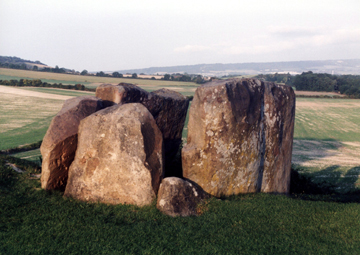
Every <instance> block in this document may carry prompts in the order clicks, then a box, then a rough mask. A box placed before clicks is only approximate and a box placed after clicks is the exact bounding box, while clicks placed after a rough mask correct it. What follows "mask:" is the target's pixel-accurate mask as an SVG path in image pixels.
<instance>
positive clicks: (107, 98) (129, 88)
mask: <svg viewBox="0 0 360 255" xmlns="http://www.w3.org/2000/svg"><path fill="white" fill-rule="evenodd" d="M95 96H96V97H98V98H100V99H102V100H103V101H104V102H105V104H107V105H112V104H125V103H141V104H143V105H144V106H145V107H146V108H147V109H148V110H149V111H150V113H151V114H152V115H153V116H154V118H155V121H156V124H157V125H158V127H159V128H160V131H161V132H162V134H163V138H164V150H165V164H169V163H170V162H171V161H172V160H173V159H174V157H175V155H176V153H177V152H178V150H179V147H180V144H181V136H182V130H183V128H184V124H185V118H186V113H187V110H188V108H189V101H188V100H187V99H186V97H185V96H183V95H181V94H180V93H178V92H176V91H172V90H169V89H160V90H156V91H153V92H150V93H149V92H147V91H145V90H143V89H141V88H139V87H137V86H135V85H133V84H129V83H120V84H119V85H117V86H114V85H111V84H102V85H100V86H99V87H98V88H97V89H96V95H95Z"/></svg>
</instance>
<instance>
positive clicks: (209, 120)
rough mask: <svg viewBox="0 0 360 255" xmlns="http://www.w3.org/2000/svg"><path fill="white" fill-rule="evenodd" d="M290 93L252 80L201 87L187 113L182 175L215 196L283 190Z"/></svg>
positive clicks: (285, 185) (288, 153) (291, 105)
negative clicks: (187, 121) (187, 120)
mask: <svg viewBox="0 0 360 255" xmlns="http://www.w3.org/2000/svg"><path fill="white" fill-rule="evenodd" d="M294 118H295V95H294V92H293V90H292V89H291V88H290V87H288V86H281V85H277V84H274V83H269V82H262V81H260V80H256V79H230V80H225V81H214V82H210V83H207V84H205V85H202V86H201V87H199V88H198V89H197V90H196V92H195V96H194V99H193V101H192V105H191V108H190V112H189V124H188V138H187V142H188V143H187V144H186V145H185V146H184V148H183V149H182V166H183V176H184V177H185V178H187V179H189V180H191V181H193V182H195V183H197V184H199V185H200V186H201V187H202V188H203V189H204V191H205V192H207V193H209V194H211V195H214V196H217V197H220V196H229V195H233V194H239V193H248V192H260V191H262V192H275V193H288V192H289V188H290V170H291V153H292V141H293V131H294Z"/></svg>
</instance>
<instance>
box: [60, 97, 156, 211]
mask: <svg viewBox="0 0 360 255" xmlns="http://www.w3.org/2000/svg"><path fill="white" fill-rule="evenodd" d="M78 143H79V144H78V149H77V151H76V156H75V160H74V162H73V163H72V165H71V167H70V170H69V180H68V184H67V186H66V190H65V195H66V196H71V197H74V198H76V199H80V200H84V201H98V202H102V203H109V204H119V203H122V204H135V205H138V206H143V205H148V204H151V202H152V201H153V200H154V199H155V197H156V194H157V192H158V189H159V185H160V182H161V179H162V175H163V154H162V153H163V151H162V146H163V140H162V134H161V131H160V130H159V128H158V127H157V125H156V122H155V120H154V118H153V116H152V115H151V114H150V112H149V111H148V110H147V109H146V108H145V107H144V106H143V105H141V104H137V103H132V104H125V105H114V106H111V107H108V108H106V109H104V110H101V111H99V112H97V113H95V114H92V115H90V116H89V117H87V118H86V119H84V120H82V121H81V123H80V126H79V139H78Z"/></svg>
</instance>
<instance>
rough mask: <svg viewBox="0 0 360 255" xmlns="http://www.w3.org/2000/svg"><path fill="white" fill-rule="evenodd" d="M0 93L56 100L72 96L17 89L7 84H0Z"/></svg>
mask: <svg viewBox="0 0 360 255" xmlns="http://www.w3.org/2000/svg"><path fill="white" fill-rule="evenodd" d="M0 93H3V94H13V95H19V96H27V97H38V98H47V99H57V100H67V99H70V98H73V96H63V95H55V94H50V93H42V92H36V91H31V90H24V89H18V88H14V87H8V86H0Z"/></svg>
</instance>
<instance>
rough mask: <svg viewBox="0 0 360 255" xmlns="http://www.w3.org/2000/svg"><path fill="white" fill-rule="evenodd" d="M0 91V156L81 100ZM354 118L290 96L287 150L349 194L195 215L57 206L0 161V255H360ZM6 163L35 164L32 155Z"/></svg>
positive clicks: (55, 93) (260, 198)
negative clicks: (292, 114)
mask: <svg viewBox="0 0 360 255" xmlns="http://www.w3.org/2000/svg"><path fill="white" fill-rule="evenodd" d="M1 87H2V86H0V92H1V93H0V113H1V115H0V141H1V144H0V149H8V148H10V147H16V146H18V145H23V144H28V143H31V142H37V141H39V140H41V139H42V137H43V136H44V134H45V132H46V129H47V127H48V125H49V123H50V121H51V119H52V117H53V116H54V115H55V114H56V113H57V112H58V110H59V109H60V108H61V105H62V103H63V101H64V100H65V99H66V98H69V97H70V96H73V94H72V93H75V94H74V95H76V93H83V92H76V91H60V90H57V89H40V90H39V89H38V88H36V89H33V88H31V89H26V90H23V89H21V90H19V89H15V91H13V92H12V93H5V92H4V90H3V91H1ZM6 89H9V88H6ZM19 91H22V92H24V91H25V94H24V93H20V92H19ZM43 92H46V93H43ZM64 93H65V94H64ZM68 93H70V94H68ZM40 95H43V97H41V96H40ZM359 112H360V100H335V99H315V98H298V99H297V108H296V122H295V140H294V150H293V163H294V167H295V168H296V169H297V170H298V171H299V172H301V173H303V174H305V175H306V176H310V177H311V179H312V180H313V181H314V182H315V183H318V184H319V185H324V184H322V183H323V182H326V184H327V185H330V186H332V185H333V186H334V187H335V188H336V190H337V191H339V192H340V193H345V192H350V191H352V192H357V193H353V195H341V194H340V195H339V194H333V193H329V194H327V195H307V194H302V193H293V194H291V195H290V196H276V195H271V194H248V195H239V196H233V197H230V198H228V199H225V200H220V199H211V200H209V201H207V202H206V203H205V204H203V205H201V206H200V207H199V211H201V212H202V214H201V215H200V216H198V217H188V218H171V217H168V216H165V215H162V214H161V213H160V212H159V211H158V210H157V209H156V208H155V204H153V205H151V206H147V207H144V208H138V207H135V206H128V205H117V206H108V205H103V204H86V203H83V202H79V201H75V200H72V199H66V198H63V197H62V194H61V193H58V192H45V191H44V190H41V189H40V182H39V180H38V179H34V177H33V175H32V174H31V173H32V171H31V170H29V171H30V172H29V173H24V174H17V173H15V172H14V171H12V170H11V169H10V168H8V167H5V161H4V160H3V159H2V158H1V157H0V204H1V206H0V254H360V231H359V229H360V203H359V202H360V195H359V188H360V182H359V174H360V162H359V159H360V137H359V133H360V130H359V124H360V123H359V119H360V118H358V117H357V114H358V113H359ZM183 134H184V135H186V134H187V129H186V128H185V129H184V133H183ZM0 156H1V155H0ZM13 156H16V157H18V158H23V159H26V160H32V161H33V162H37V163H38V160H39V150H38V149H37V150H32V151H27V152H21V153H16V154H13ZM334 201H337V202H334ZM345 202H346V203H345Z"/></svg>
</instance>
